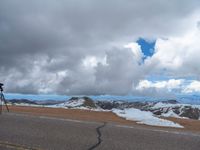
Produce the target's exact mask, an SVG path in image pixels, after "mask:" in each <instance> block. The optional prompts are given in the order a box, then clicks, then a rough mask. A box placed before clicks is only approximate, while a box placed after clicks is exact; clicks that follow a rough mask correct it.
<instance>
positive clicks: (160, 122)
mask: <svg viewBox="0 0 200 150" xmlns="http://www.w3.org/2000/svg"><path fill="white" fill-rule="evenodd" d="M112 111H113V112H114V113H115V114H117V115H118V116H119V117H123V118H126V119H127V120H132V121H137V123H138V124H146V125H151V126H162V127H175V128H184V127H183V126H181V125H179V124H177V123H174V122H172V121H169V120H165V119H160V118H157V117H155V116H154V115H153V113H152V112H149V111H141V110H139V109H135V108H128V109H124V110H120V109H113V110H112Z"/></svg>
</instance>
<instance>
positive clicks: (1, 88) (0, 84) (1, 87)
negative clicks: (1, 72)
mask: <svg viewBox="0 0 200 150" xmlns="http://www.w3.org/2000/svg"><path fill="white" fill-rule="evenodd" d="M3 85H4V84H3V83H0V91H1V92H2V91H3Z"/></svg>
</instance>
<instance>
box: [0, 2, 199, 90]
mask: <svg viewBox="0 0 200 150" xmlns="http://www.w3.org/2000/svg"><path fill="white" fill-rule="evenodd" d="M199 3H200V2H199V1H197V0H196V1H195V0H193V1H188V0H176V1H173V2H168V1H164V0H163V1H162V0H161V1H160V0H159V1H158V0H149V1H141V0H134V1H131V0H124V1H121V0H109V1H106V0H102V1H97V0H87V1H80V0H79V1H78V0H66V1H64V0H61V1H53V0H44V1H34V0H32V1H26V0H15V1H8V0H1V1H0V81H1V82H5V84H6V85H7V87H6V88H7V91H8V92H20V93H58V94H60V93H62V94H127V93H130V92H131V90H132V86H133V84H137V83H138V81H139V80H140V79H143V78H144V76H145V74H146V71H145V70H144V69H143V67H142V65H139V64H138V62H137V61H136V58H135V56H134V55H133V54H132V53H131V50H130V49H123V48H119V47H120V46H123V44H127V43H128V42H133V41H135V40H136V39H137V38H138V37H146V38H149V39H155V38H157V37H167V36H168V35H175V34H181V31H182V30H184V29H185V28H186V27H185V26H184V21H185V18H187V16H190V15H191V14H192V13H193V12H194V11H195V10H196V9H198V6H199ZM87 56H95V57H96V58H99V59H102V58H104V57H105V56H106V58H107V62H106V63H107V65H103V64H101V63H98V64H97V66H95V67H93V68H89V69H88V68H85V67H83V64H82V63H83V60H84V59H85V58H86V57H87Z"/></svg>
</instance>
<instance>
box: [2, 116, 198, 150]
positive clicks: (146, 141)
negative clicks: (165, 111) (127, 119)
mask: <svg viewBox="0 0 200 150" xmlns="http://www.w3.org/2000/svg"><path fill="white" fill-rule="evenodd" d="M199 148H200V135H199V134H192V133H184V132H175V131H162V130H155V129H145V128H144V127H141V128H139V127H134V126H133V127H129V126H120V125H115V124H111V123H107V124H104V123H97V122H87V121H77V120H70V119H58V118H51V117H42V116H40V117H39V116H30V115H22V114H15V113H4V114H3V115H0V149H2V150H13V149H20V150H25V149H33V150H57V149H59V150H89V149H90V150H91V149H95V150H199Z"/></svg>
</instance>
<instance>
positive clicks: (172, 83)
mask: <svg viewBox="0 0 200 150" xmlns="http://www.w3.org/2000/svg"><path fill="white" fill-rule="evenodd" d="M183 82H184V80H183V79H178V80H176V79H170V80H167V81H155V82H152V81H148V80H141V81H140V82H139V84H138V86H137V87H136V90H140V91H142V90H146V89H149V88H155V89H158V90H159V89H166V90H168V91H172V90H173V89H178V88H180V87H181V84H182V83H183Z"/></svg>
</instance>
